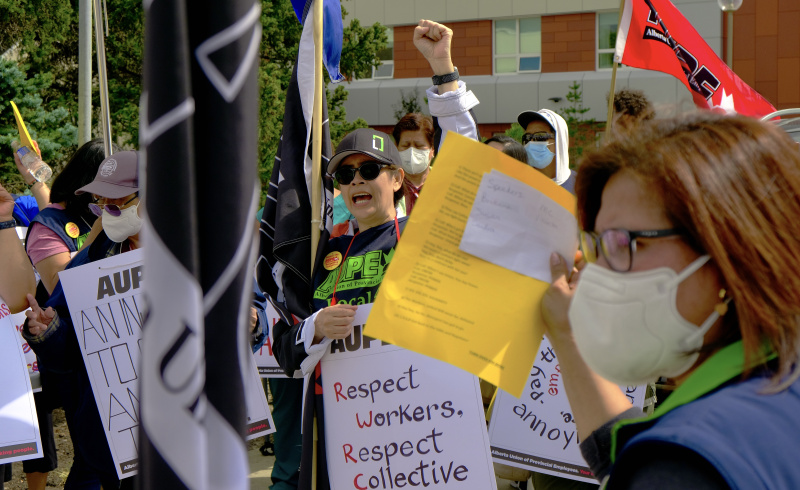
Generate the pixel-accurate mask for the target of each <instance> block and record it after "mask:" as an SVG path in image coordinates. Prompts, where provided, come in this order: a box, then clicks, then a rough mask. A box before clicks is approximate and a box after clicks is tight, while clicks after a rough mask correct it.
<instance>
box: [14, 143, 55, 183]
mask: <svg viewBox="0 0 800 490" xmlns="http://www.w3.org/2000/svg"><path fill="white" fill-rule="evenodd" d="M11 146H12V147H13V148H14V151H16V152H17V155H19V159H20V160H21V161H22V164H23V165H25V168H27V169H28V172H30V173H31V175H33V178H34V179H36V180H38V181H39V182H46V181H48V180H50V177H52V176H53V169H51V168H50V165H48V164H46V163H45V162H44V161H42V159H41V158H39V154H38V153H36V152H35V151H33V150H32V149H30V148H28V147H27V146H25V145H20V144H19V142H17V141H14V142H12V143H11Z"/></svg>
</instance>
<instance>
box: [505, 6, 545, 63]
mask: <svg viewBox="0 0 800 490" xmlns="http://www.w3.org/2000/svg"><path fill="white" fill-rule="evenodd" d="M539 71H542V19H541V17H529V18H525V19H507V20H496V21H494V72H495V73H520V72H539Z"/></svg>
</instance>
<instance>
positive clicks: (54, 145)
mask: <svg viewBox="0 0 800 490" xmlns="http://www.w3.org/2000/svg"><path fill="white" fill-rule="evenodd" d="M51 83H52V77H51V75H50V74H48V73H40V74H37V75H35V76H33V77H30V78H27V77H26V75H25V72H23V71H22V70H21V69H20V68H19V66H18V65H17V63H15V62H13V61H8V60H4V59H2V58H0V148H2V153H3V154H4V157H3V158H2V159H0V176H2V181H3V185H4V186H5V187H6V189H7V190H9V191H11V192H16V193H20V194H21V193H23V192H24V191H25V182H24V180H23V179H22V176H20V175H19V172H18V171H17V167H16V165H15V164H14V159H13V153H12V152H11V149H10V148H11V142H12V141H14V140H17V141H19V132H18V130H17V124H16V119H15V118H14V113H13V111H12V109H11V104H10V102H11V101H14V103H15V104H16V105H17V107H18V108H19V111H20V115H21V116H22V119H23V120H24V121H25V126H26V127H27V128H28V132H30V135H31V137H32V138H33V139H35V140H36V143H37V144H38V145H39V149H40V150H41V152H42V158H43V159H44V160H45V161H46V162H50V163H51V164H53V165H54V166H57V163H58V162H60V161H62V160H63V159H64V158H65V157H66V153H67V152H69V151H70V149H71V148H72V146H73V145H75V142H76V141H77V138H78V128H76V127H75V126H73V125H72V124H70V123H69V122H68V119H69V113H68V111H67V110H66V109H65V108H64V107H56V108H54V109H52V110H47V109H46V108H45V107H44V106H43V104H42V102H43V99H42V96H41V95H40V94H41V93H42V92H44V91H46V89H47V88H48V87H49V86H50V85H51Z"/></svg>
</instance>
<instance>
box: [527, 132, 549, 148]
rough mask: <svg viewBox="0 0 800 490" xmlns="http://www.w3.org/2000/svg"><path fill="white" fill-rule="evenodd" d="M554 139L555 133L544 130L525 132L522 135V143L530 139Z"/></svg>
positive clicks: (528, 141)
mask: <svg viewBox="0 0 800 490" xmlns="http://www.w3.org/2000/svg"><path fill="white" fill-rule="evenodd" d="M554 139H556V135H554V134H553V133H548V132H546V131H540V132H538V133H525V134H523V135H522V145H523V146H524V145H527V144H528V143H530V142H531V141H548V140H554Z"/></svg>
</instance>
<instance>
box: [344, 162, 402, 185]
mask: <svg viewBox="0 0 800 490" xmlns="http://www.w3.org/2000/svg"><path fill="white" fill-rule="evenodd" d="M388 166H389V165H387V164H385V163H381V162H376V161H369V162H364V163H363V164H361V166H360V167H358V168H355V167H339V168H337V169H336V170H335V171H334V172H333V176H334V178H336V181H337V182H338V183H340V184H343V185H347V184H349V183H350V182H352V181H353V179H355V178H356V172H358V173H359V175H361V178H363V179H364V180H375V179H377V178H378V175H380V173H381V169H383V168H384V167H388Z"/></svg>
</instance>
